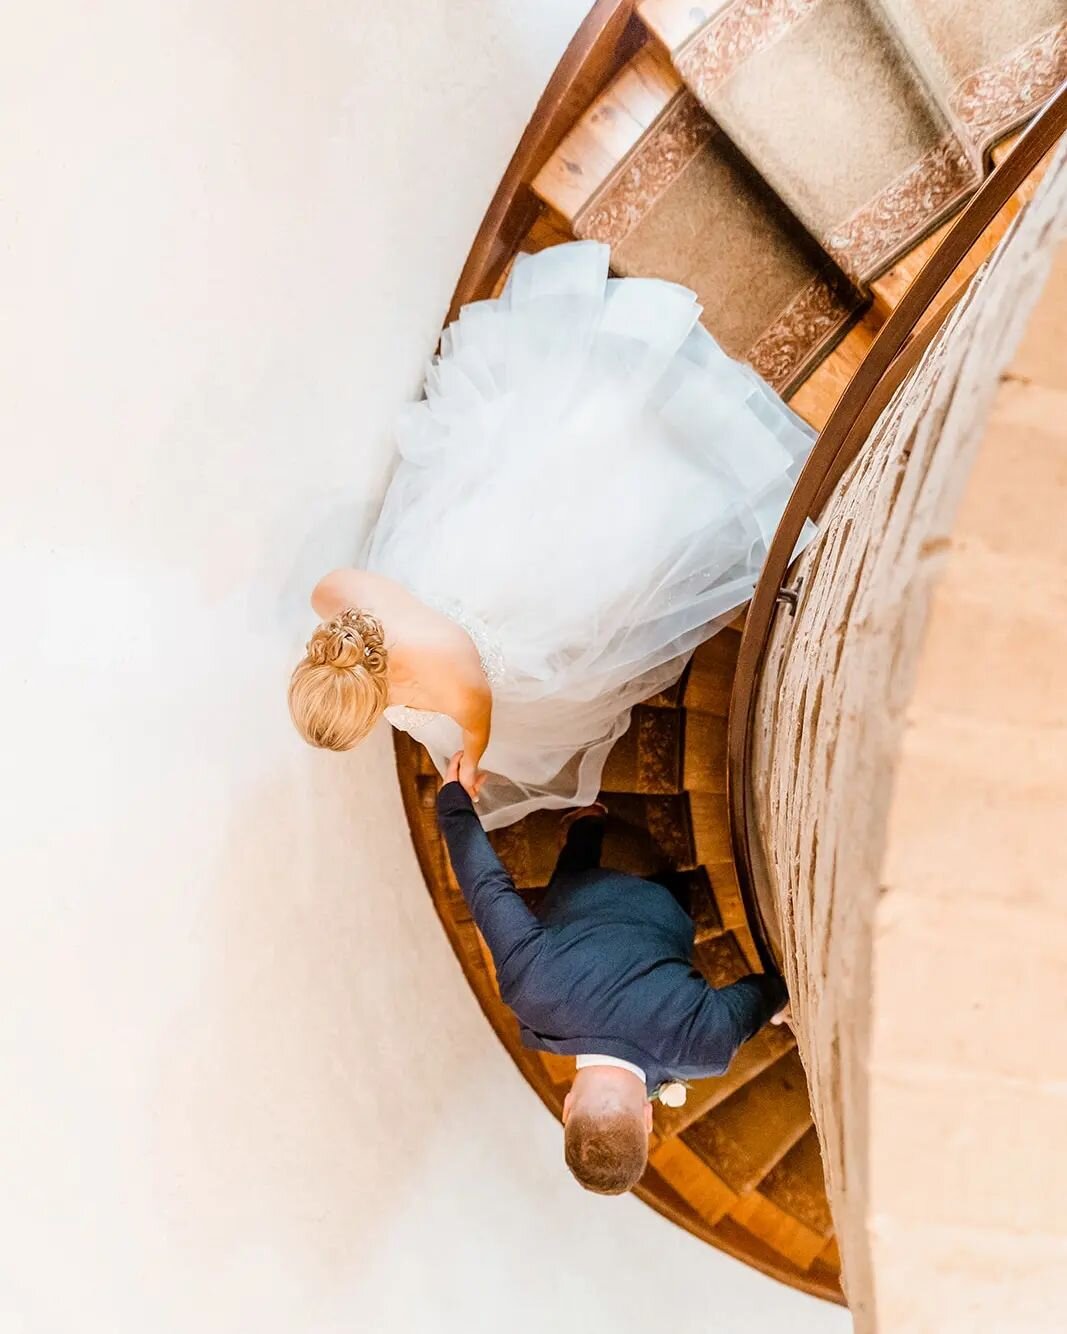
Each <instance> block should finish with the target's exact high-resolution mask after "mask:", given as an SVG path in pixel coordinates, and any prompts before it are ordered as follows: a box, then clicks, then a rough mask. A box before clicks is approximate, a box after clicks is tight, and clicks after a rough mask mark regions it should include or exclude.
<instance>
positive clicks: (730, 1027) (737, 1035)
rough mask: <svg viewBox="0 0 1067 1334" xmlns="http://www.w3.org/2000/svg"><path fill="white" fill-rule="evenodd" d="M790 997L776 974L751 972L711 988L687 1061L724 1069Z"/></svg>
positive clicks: (720, 1069) (689, 1044) (699, 1016)
mask: <svg viewBox="0 0 1067 1334" xmlns="http://www.w3.org/2000/svg"><path fill="white" fill-rule="evenodd" d="M788 1000H789V993H788V992H787V991H786V989H785V983H784V982H783V981H782V979H781V978H780V977H779V976H778V974H777V973H752V974H750V975H749V976H748V977H742V978H740V979H739V980H738V981H737V982H733V983H731V985H730V986H728V987H719V988H715V987H708V990H707V995H706V997H705V999H704V1004H703V1006H702V1007H701V1009H700V1011H699V1013H698V1016H697V1020H696V1022H695V1023H694V1025H693V1028H692V1030H691V1031H690V1034H689V1043H688V1044H687V1048H688V1049H687V1053H686V1056H687V1063H688V1064H692V1065H695V1066H708V1067H712V1068H714V1069H716V1070H719V1071H724V1070H726V1068H727V1067H728V1066H729V1064H730V1062H731V1061H732V1060H733V1058H734V1055H735V1054H736V1052H737V1049H738V1047H740V1046H741V1045H742V1044H743V1043H745V1042H747V1041H748V1039H749V1038H751V1037H753V1036H755V1034H756V1033H758V1032H759V1030H760V1029H761V1028H762V1027H763V1025H764V1024H765V1023H766V1022H767V1021H768V1019H770V1018H771V1016H772V1015H775V1014H777V1013H778V1011H779V1010H780V1009H781V1008H782V1006H783V1005H785V1004H786V1002H787V1001H788Z"/></svg>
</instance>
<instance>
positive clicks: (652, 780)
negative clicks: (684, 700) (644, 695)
mask: <svg viewBox="0 0 1067 1334" xmlns="http://www.w3.org/2000/svg"><path fill="white" fill-rule="evenodd" d="M684 731H685V719H684V717H683V715H682V714H681V713H680V712H679V711H678V710H677V709H670V708H656V707H649V706H648V705H639V706H638V707H637V708H636V709H634V710H633V713H632V715H631V718H630V726H629V728H628V729H627V731H626V732H625V733H624V735H623V736H621V737H620V738H619V739H618V741H616V743H615V745H614V746H613V747H612V749H611V753H610V754H609V755H608V758H607V763H606V764H605V765H604V775H603V778H602V779H601V787H602V789H603V791H605V792H642V793H649V794H658V795H667V794H669V793H673V792H680V791H681V790H682V786H683V769H684V767H685V766H684V763H683V754H682V746H683V734H684Z"/></svg>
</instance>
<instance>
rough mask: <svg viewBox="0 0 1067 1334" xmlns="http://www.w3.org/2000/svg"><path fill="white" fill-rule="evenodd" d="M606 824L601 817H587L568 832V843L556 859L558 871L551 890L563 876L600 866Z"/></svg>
mask: <svg viewBox="0 0 1067 1334" xmlns="http://www.w3.org/2000/svg"><path fill="white" fill-rule="evenodd" d="M606 824H607V821H606V820H605V819H604V817H603V816H601V815H587V816H586V817H585V818H584V819H583V820H575V821H574V823H573V824H572V825H571V827H570V828H569V829H568V830H567V841H566V843H564V845H563V851H562V852H561V853H560V854H559V857H558V858H557V859H556V869H555V870H554V871H553V872H552V879H551V880H550V881H549V882H548V887H549V889H551V888H552V886H553V885H554V884H555V883H556V880H557V879H558V878H559V877H560V876H561V875H576V874H577V873H578V872H580V871H592V870H595V869H596V868H597V867H598V866H599V865H600V853H601V850H602V849H603V847H604V827H605V825H606Z"/></svg>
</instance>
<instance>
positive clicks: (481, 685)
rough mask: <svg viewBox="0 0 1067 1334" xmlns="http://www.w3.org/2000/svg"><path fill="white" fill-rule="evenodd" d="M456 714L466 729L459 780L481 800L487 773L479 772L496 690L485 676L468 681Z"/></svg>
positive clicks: (460, 692) (453, 711)
mask: <svg viewBox="0 0 1067 1334" xmlns="http://www.w3.org/2000/svg"><path fill="white" fill-rule="evenodd" d="M450 713H451V715H452V717H453V718H454V719H455V720H456V722H457V723H458V724H459V725H460V727H461V728H462V729H463V759H462V760H461V761H460V766H459V781H460V782H461V783H462V784H463V786H464V787H465V788H466V789H467V791H468V793H470V795H471V796H472V797H473V798H475V800H477V796H478V792H479V790H480V789H481V786H482V782H483V781H484V780H483V775H482V774H480V773H479V772H478V765H479V764H480V763H481V759H482V756H483V755H484V754H485V748H486V746H488V745H489V733H490V730H491V728H492V721H493V693H492V691H491V690H490V689H489V685H488V683H487V682H486V681H485V679H484V677H483V679H482V680H481V681H473V682H467V683H464V684H463V685H462V686H461V687H460V688H459V689H458V690H457V692H456V696H455V703H454V705H453V708H452V709H451V710H450Z"/></svg>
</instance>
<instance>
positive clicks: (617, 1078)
mask: <svg viewBox="0 0 1067 1334" xmlns="http://www.w3.org/2000/svg"><path fill="white" fill-rule="evenodd" d="M563 1126H564V1130H563V1156H564V1158H565V1159H566V1162H567V1166H568V1167H569V1168H570V1170H571V1172H572V1174H573V1176H574V1178H575V1180H576V1181H577V1182H578V1183H579V1184H580V1185H582V1186H584V1187H585V1188H586V1190H593V1191H596V1192H597V1194H598V1195H622V1194H623V1193H624V1192H625V1191H628V1190H632V1189H633V1188H634V1186H636V1185H637V1183H638V1182H639V1181H640V1180H641V1177H642V1175H643V1173H644V1170H645V1164H646V1163H647V1162H648V1136H649V1132H650V1131H651V1129H652V1104H651V1103H650V1102H649V1100H648V1095H647V1093H646V1092H645V1084H644V1080H641V1079H638V1077H637V1076H636V1075H635V1074H633V1073H631V1071H629V1070H624V1069H620V1068H619V1067H617V1066H611V1065H589V1066H585V1067H584V1068H583V1069H581V1070H579V1071H578V1073H577V1075H576V1076H575V1078H574V1083H573V1084H572V1085H571V1091H570V1092H569V1093H568V1094H567V1097H566V1100H565V1102H564V1104H563Z"/></svg>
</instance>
